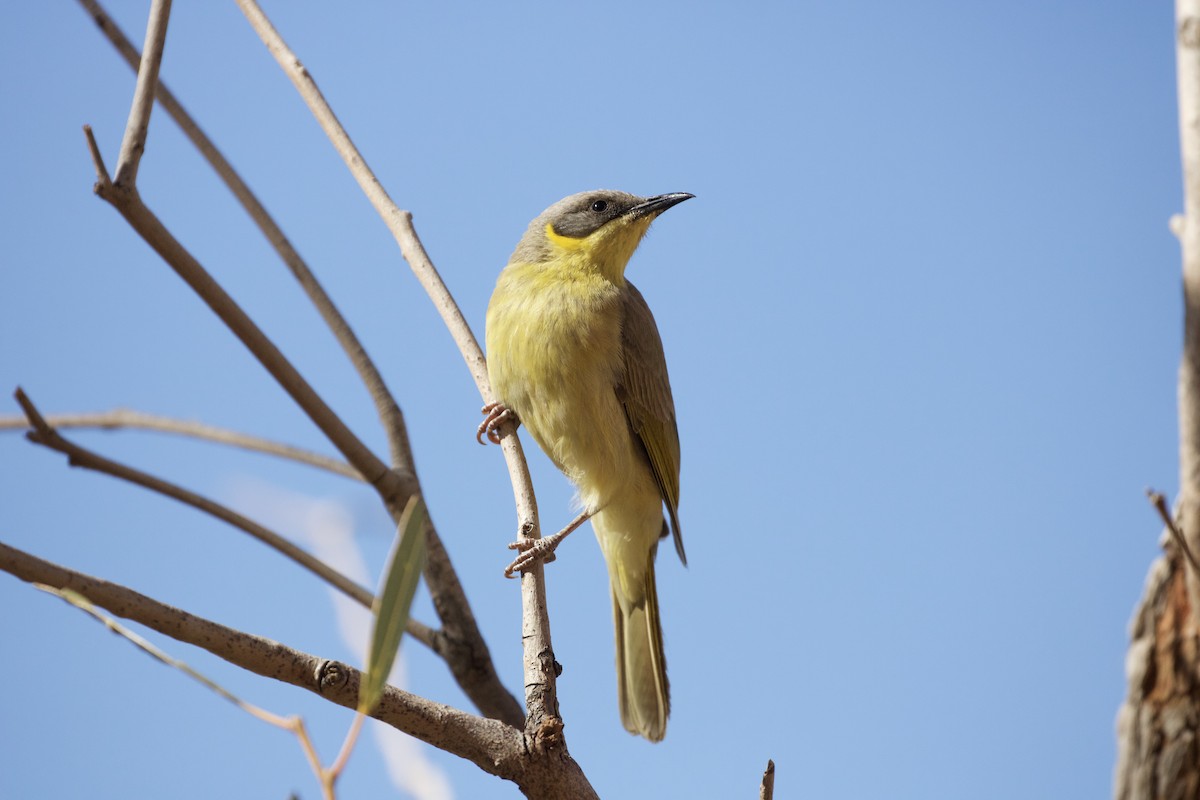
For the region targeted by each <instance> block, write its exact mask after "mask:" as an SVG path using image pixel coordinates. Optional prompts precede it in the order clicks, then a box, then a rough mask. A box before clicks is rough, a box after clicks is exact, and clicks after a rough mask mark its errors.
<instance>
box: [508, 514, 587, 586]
mask: <svg viewBox="0 0 1200 800" xmlns="http://www.w3.org/2000/svg"><path fill="white" fill-rule="evenodd" d="M591 515H592V512H590V511H584V512H583V513H582V514H580V515H579V516H578V517H576V518H575V519H573V520H571V521H570V522H569V523H568V524H567V527H565V528H563V529H562V530H561V531H559V532H558V533H556V534H554V535H553V536H546V537H544V538H541V539H518V540H517V541H515V542H513V543H512V544H510V545H509V546H508V549H509V550H520V551H521V555H519V556H517V557H516V559H515V560H514V561H513V562H512V563H511V564H509V565H508V566H507V567H505V568H504V577H506V578H515V577H516V576H515V575H513V573H514V572H524V571H525V570H527V569H529V568H530V567H532V566H533V565H534V564H536V563H537V562H538V561H541V562H543V563H546V564H549V563H550V562H551V561H553V560H554V558H555V556H554V548H556V547H558V545H559V543H560V542H562V540H563V539H565V538H567V536H568V535H569V534H570V533H571V532H572V531H574V530H575V529H576V528H578V527H579V526H580V525H582V524H583V523H585V522H587V519H588V517H590V516H591Z"/></svg>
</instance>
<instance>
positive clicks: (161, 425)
mask: <svg viewBox="0 0 1200 800" xmlns="http://www.w3.org/2000/svg"><path fill="white" fill-rule="evenodd" d="M45 419H46V424H47V425H49V426H50V427H52V428H102V429H104V430H113V429H116V428H136V429H140V430H148V431H158V432H160V433H173V434H176V435H179V436H188V437H191V438H193V439H201V440H203V441H208V442H216V443H217V444H227V445H231V446H233V447H239V448H241V449H243V450H251V451H253V452H256V453H265V454H266V455H272V456H279V457H280V458H284V459H287V460H288V461H295V462H296V463H298V464H306V465H308V466H310V467H317V468H318V469H323V470H326V471H328V472H332V473H334V474H336V475H341V476H342V477H345V478H353V479H354V480H359V481H361V480H362V479H363V478H362V476H361V475H359V474H358V472H357V471H356V470H355V469H354V467H352V466H350V465H349V464H347V463H346V462H345V461H339V460H337V459H336V458H330V457H329V456H326V455H322V454H320V453H314V452H313V451H311V450H305V449H303V448H300V447H294V446H293V445H290V444H283V443H282V442H274V441H271V440H270V439H263V438H261V437H259V436H251V435H250V434H248V433H240V432H238V431H232V430H229V429H227V428H218V427H216V426H215V425H206V424H204V423H203V422H195V421H192V420H185V419H176V418H174V417H163V416H158V415H156V414H147V413H145V412H142V411H134V410H132V409H128V408H116V409H113V410H112V411H98V412H94V413H83V414H50V415H48V416H46V418H45ZM28 427H29V420H28V419H26V418H25V417H23V416H20V415H12V416H8V415H0V430H25V429H27V428H28Z"/></svg>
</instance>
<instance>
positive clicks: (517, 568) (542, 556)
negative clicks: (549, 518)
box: [504, 534, 562, 578]
mask: <svg viewBox="0 0 1200 800" xmlns="http://www.w3.org/2000/svg"><path fill="white" fill-rule="evenodd" d="M561 541H562V537H560V536H558V535H557V534H555V535H554V536H550V537H547V538H545V539H519V540H517V541H515V542H510V543H509V545H508V549H509V550H519V551H521V555H519V556H517V557H516V558H514V559H513V562H512V563H511V564H509V565H508V566H507V567H505V568H504V577H506V578H515V577H517V576H516V575H515V574H513V573H516V572H524V571H525V570H527V569H529V568H530V567H532V566H533V565H534V564H536V563H537V562H539V561H540V562H542V563H543V564H549V563H550V562H551V561H553V560H554V559H556V558H558V556H556V555H554V548H556V547H558V543H559V542H561Z"/></svg>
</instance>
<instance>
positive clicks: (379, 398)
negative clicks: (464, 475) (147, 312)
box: [79, 0, 414, 471]
mask: <svg viewBox="0 0 1200 800" xmlns="http://www.w3.org/2000/svg"><path fill="white" fill-rule="evenodd" d="M79 3H80V5H82V6H83V7H84V8H85V9H86V10H87V12H88V13H89V14H91V15H92V18H93V19H94V20H95V21H96V24H97V25H98V26H99V27H100V30H101V31H102V32H103V33H104V35H105V36H106V37H108V40H109V41H110V42H111V43H112V45H113V46H114V47H115V48H116V49H117V51H118V52H119V53H120V54H121V57H122V58H124V60H125V62H126V63H127V64H129V66H130V67H132V68H133V69H134V70H135V71H136V70H137V69H138V65H139V63H140V62H141V55H140V54H139V53H138V51H137V48H135V47H134V46H133V43H132V42H130V41H129V39H128V37H126V36H125V34H124V33H123V32H122V31H121V29H120V28H119V27H118V26H117V24H116V23H115V22H114V21H113V20H112V18H111V17H109V15H108V13H107V12H106V11H105V10H104V8H102V7H101V6H100V4H99V3H97V2H95V0H79ZM158 102H159V103H161V104H162V106H163V109H164V110H166V112H167V113H168V114H170V116H171V118H172V119H174V120H175V122H176V124H178V125H179V128H180V130H182V131H183V133H184V135H185V136H187V137H188V139H189V140H190V141H191V142H192V144H193V145H195V147H196V149H197V150H198V151H200V154H201V155H203V156H204V158H205V159H206V160H207V161H208V163H209V165H210V166H211V167H212V168H213V170H214V171H215V172H216V173H217V175H218V176H219V177H220V178H221V180H222V181H224V182H225V185H226V186H227V187H228V188H229V191H230V192H232V193H233V195H234V197H236V198H237V200H238V202H239V203H241V205H242V208H244V209H245V210H246V213H247V214H249V215H250V218H251V219H252V220H254V223H255V224H256V225H257V226H258V229H259V230H260V231H261V232H262V234H263V236H265V237H266V238H267V241H269V242H270V243H271V246H272V247H274V248H275V252H276V253H278V254H279V257H280V258H281V259H282V260H283V262H284V264H286V265H287V267H288V269H290V270H291V272H292V275H293V276H295V278H296V280H297V281H298V282H299V283H300V286H301V287H302V288H303V289H304V291H305V293H306V294H307V295H308V297H309V299H310V300H311V301H312V303H313V305H314V306H316V308H317V311H318V313H320V315H321V318H322V319H323V320H324V321H325V324H326V325H327V326H328V327H329V329H330V330H331V331H332V332H333V334H334V336H335V337H336V338H337V340H338V343H339V344H340V345H341V347H342V350H343V351H345V353H346V355H347V357H348V358H349V359H350V362H351V363H352V364H353V365H354V368H355V370H356V371H357V372H358V375H359V378H360V379H361V380H362V382H363V384H364V385H365V386H366V387H367V391H368V393H369V394H370V395H371V400H372V402H374V404H375V410H376V413H377V414H378V415H379V418H380V421H381V422H382V423H383V427H384V431H385V432H386V433H387V437H388V444H389V447H390V449H391V457H392V465H393V466H394V467H396V468H401V469H407V470H409V471H412V470H413V469H414V465H413V455H412V448H411V445H410V444H409V440H408V429H407V427H406V426H405V424H404V415H403V414H402V413H401V411H400V407H399V405H398V404H397V403H396V400H395V398H394V397H393V395H392V393H391V391H390V390H389V389H388V387H387V384H386V383H385V382H384V380H383V377H382V376H381V375H380V373H379V370H378V369H377V368H376V367H375V363H374V362H373V361H372V360H371V358H370V356H369V355H367V351H366V349H365V348H364V347H363V346H362V343H361V342H360V341H359V339H358V337H357V336H356V335H355V333H354V331H353V329H352V328H351V327H350V324H349V323H348V322H347V321H346V319H345V317H344V316H342V314H341V312H340V311H338V308H337V306H336V305H334V303H333V301H332V300H331V299H330V297H329V295H328V294H326V292H325V289H324V288H323V287H322V286H321V284H320V282H319V281H318V280H317V278H316V276H315V275H313V273H312V270H311V269H309V267H308V264H307V263H305V261H304V259H303V258H301V257H300V254H299V253H298V252H296V249H295V248H294V247H293V246H292V243H291V242H290V241H289V240H288V238H287V236H285V235H284V233H283V230H282V229H281V228H280V227H279V225H278V224H277V223H276V222H275V220H274V219H273V218H272V217H271V215H270V214H269V213H268V212H267V210H266V208H265V207H264V206H263V205H262V203H260V202H259V200H258V198H257V197H256V196H255V195H254V192H252V191H251V190H250V187H249V186H248V185H247V184H246V182H245V181H244V180H242V178H241V176H240V175H239V174H238V173H237V171H236V170H235V169H234V168H233V165H232V164H230V163H229V161H228V160H227V159H226V158H225V156H224V155H223V154H222V153H221V151H220V150H218V149H217V146H216V145H215V144H214V143H213V141H212V140H211V139H209V138H208V136H207V135H206V134H205V133H204V131H203V130H201V128H200V126H199V125H198V124H197V123H196V121H195V120H194V119H192V117H191V115H190V114H188V112H187V111H186V110H185V109H184V107H183V105H182V104H181V103H180V102H179V100H177V99H176V98H175V95H173V94H172V93H171V92H170V91H169V90H168V89H167V87H166V86H165V85H163V84H162V83H161V82H159V84H158Z"/></svg>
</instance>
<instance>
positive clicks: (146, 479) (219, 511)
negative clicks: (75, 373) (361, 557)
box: [15, 389, 433, 647]
mask: <svg viewBox="0 0 1200 800" xmlns="http://www.w3.org/2000/svg"><path fill="white" fill-rule="evenodd" d="M15 397H16V398H17V403H19V404H20V406H21V409H22V410H23V411H24V412H25V416H26V418H27V419H28V420H29V427H30V428H31V430H30V431H29V433H27V434H26V438H28V439H29V441H31V442H33V443H34V444H40V445H42V446H43V447H47V448H49V449H51V450H54V451H56V452H59V453H62V454H63V455H65V456H66V457H67V463H69V464H70V465H71V466H73V467H82V468H83V469H89V470H92V471H94V472H100V473H103V474H105V475H111V476H112V477H114V478H119V479H121V480H124V481H128V482H129V483H132V484H135V485H137V486H141V487H143V488H145V489H149V490H151V491H153V492H158V493H159V494H161V495H164V496H166V497H170V498H171V499H173V500H178V501H179V502H181V503H184V504H185V505H189V506H191V507H192V508H195V509H196V510H198V511H203V512H204V513H206V514H209V515H210V516H213V517H216V518H217V519H219V520H221V521H222V522H225V523H227V524H229V525H232V526H233V527H235V528H238V529H239V530H242V531H245V532H246V533H248V534H250V535H251V536H253V537H254V538H255V539H258V540H259V541H260V542H262V543H263V544H265V545H267V546H268V547H270V548H272V549H274V550H275V551H276V552H279V553H281V554H283V555H284V556H286V557H287V558H290V559H291V560H292V561H294V562H296V563H297V564H299V565H300V566H302V567H304V568H305V569H307V570H308V571H309V572H311V573H313V574H314V575H316V576H317V577H319V578H320V579H321V580H323V581H325V582H326V583H328V584H329V585H330V586H333V587H334V588H335V589H337V590H338V591H340V592H342V593H343V594H345V595H346V596H347V597H350V598H351V599H353V600H355V601H357V602H359V603H361V604H362V605H364V606H366V607H367V608H370V607H371V604H372V602H374V599H375V598H374V596H373V595H372V594H371V592H369V591H368V590H366V589H364V588H363V587H362V586H359V585H358V584H357V583H355V582H354V581H352V580H350V579H349V578H348V577H346V576H345V575H343V574H342V573H340V572H338V571H337V570H335V569H334V568H333V567H330V566H329V565H328V564H326V563H325V562H323V561H321V560H320V559H318V558H316V557H315V556H313V555H311V554H310V553H308V552H307V551H305V550H303V549H302V548H300V547H297V546H296V545H295V544H293V543H292V542H290V541H289V540H287V539H285V538H284V537H282V536H280V535H279V534H278V533H275V532H274V531H272V530H271V529H269V528H267V527H265V526H263V525H260V524H258V523H257V522H255V521H254V520H251V519H249V518H248V517H245V516H243V515H241V514H239V513H237V512H236V511H234V510H233V509H231V508H228V507H226V506H223V505H221V504H220V503H217V502H215V501H213V500H210V499H208V498H207V497H202V496H201V495H198V494H196V493H195V492H192V491H189V490H187V489H184V488H183V487H182V486H178V485H176V484H173V483H170V482H168V481H165V480H163V479H161V478H157V477H155V476H153V475H151V474H149V473H147V472H142V471H141V470H137V469H134V468H133V467H129V466H126V465H124V464H121V463H118V462H116V461H113V460H111V459H108V458H105V457H104V456H101V455H99V454H98V453H95V452H93V451H91V450H88V449H87V448H86V447H81V446H79V445H77V444H75V443H74V442H72V441H70V440H68V439H66V438H65V437H64V436H62V435H61V434H60V433H59V432H58V431H56V430H55V429H54V428H53V427H51V426H50V424H49V423H48V422H47V421H46V419H45V418H44V417H43V416H42V414H41V412H40V411H38V409H37V407H36V406H35V405H34V404H33V401H32V400H30V399H29V397H28V396H27V395H26V394H25V392H24V391H22V390H21V389H17V391H16V393H15ZM418 626H419V627H417V628H416V629H415V631H414V632H413V635H414V636H417V637H418V638H421V637H420V636H418V634H425V635H426V637H425V639H424V643H425V644H426V645H428V646H430V647H432V646H433V645H432V638H431V637H430V636H429V635H428V634H429V628H428V627H427V626H424V625H421V624H420V623H418Z"/></svg>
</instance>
